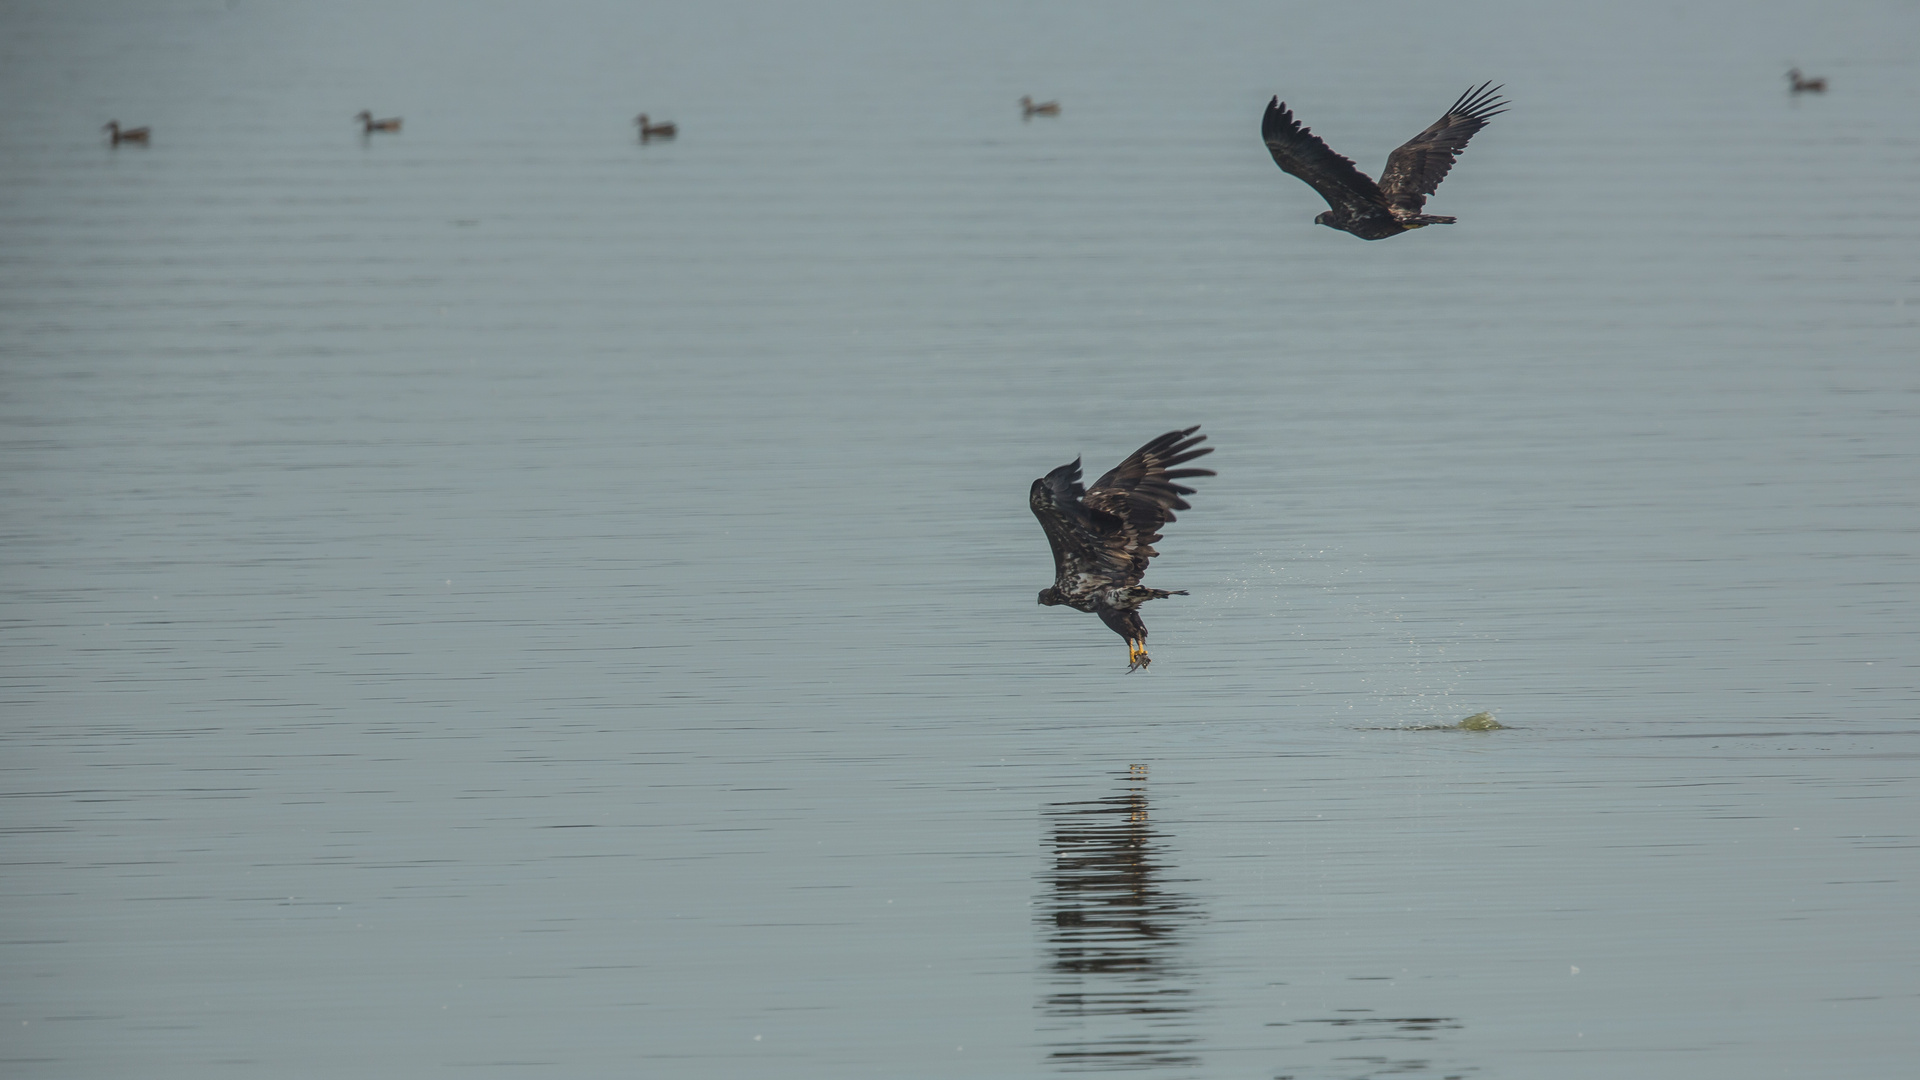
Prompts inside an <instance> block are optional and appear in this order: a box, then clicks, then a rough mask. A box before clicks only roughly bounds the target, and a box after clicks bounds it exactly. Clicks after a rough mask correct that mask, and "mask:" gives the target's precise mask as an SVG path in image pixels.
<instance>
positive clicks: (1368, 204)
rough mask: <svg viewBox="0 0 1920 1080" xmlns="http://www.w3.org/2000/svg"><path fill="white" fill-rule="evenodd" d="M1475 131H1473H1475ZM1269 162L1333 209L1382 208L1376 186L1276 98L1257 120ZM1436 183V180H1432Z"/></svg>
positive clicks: (1355, 211) (1384, 199)
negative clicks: (1299, 181) (1318, 195)
mask: <svg viewBox="0 0 1920 1080" xmlns="http://www.w3.org/2000/svg"><path fill="white" fill-rule="evenodd" d="M1476 130H1477V129H1476ZM1260 137H1261V138H1263V139H1265V140H1266V143H1267V151H1268V152H1269V153H1271V154H1272V155H1273V163H1274V164H1275V165H1278V166H1280V168H1282V169H1284V170H1285V171H1287V172H1289V173H1292V174H1293V175H1294V176H1297V177H1299V178H1300V179H1302V180H1305V181H1306V182H1307V184H1308V186H1310V187H1312V188H1313V190H1315V191H1317V192H1319V193H1320V197H1321V198H1323V199H1325V200H1327V205H1328V206H1331V207H1332V208H1334V209H1335V210H1345V211H1347V212H1348V213H1350V214H1369V213H1374V214H1377V213H1379V212H1380V211H1381V210H1383V209H1385V208H1386V205H1387V197H1386V195H1385V194H1383V193H1382V192H1381V190H1380V185H1378V184H1375V183H1374V182H1373V181H1372V180H1370V179H1368V178H1367V174H1366V173H1363V172H1361V171H1360V169H1359V167H1358V166H1356V165H1355V164H1354V163H1353V162H1352V161H1349V160H1348V159H1346V158H1343V157H1341V156H1340V155H1339V154H1336V153H1334V152H1333V148H1332V147H1330V146H1328V145H1327V144H1326V143H1324V142H1322V141H1320V136H1318V135H1315V134H1314V133H1313V132H1312V131H1311V130H1310V129H1308V128H1307V126H1306V125H1305V124H1302V123H1301V122H1300V121H1298V120H1295V119H1294V118H1293V114H1292V113H1291V112H1288V111H1287V107H1286V106H1285V105H1283V104H1281V102H1280V98H1279V97H1278V96H1277V95H1276V96H1275V97H1274V99H1273V100H1272V101H1270V102H1268V103H1267V115H1266V117H1265V118H1264V119H1262V120H1261V121H1260ZM1435 182H1436V183H1437V182H1438V181H1435Z"/></svg>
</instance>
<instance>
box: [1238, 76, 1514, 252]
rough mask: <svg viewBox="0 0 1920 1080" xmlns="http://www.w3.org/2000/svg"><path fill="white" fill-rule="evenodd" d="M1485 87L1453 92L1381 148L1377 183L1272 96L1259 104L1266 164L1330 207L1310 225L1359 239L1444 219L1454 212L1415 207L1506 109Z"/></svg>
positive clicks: (1448, 220) (1443, 222) (1444, 221)
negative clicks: (1414, 129) (1399, 141)
mask: <svg viewBox="0 0 1920 1080" xmlns="http://www.w3.org/2000/svg"><path fill="white" fill-rule="evenodd" d="M1489 85H1490V84H1489V83H1481V84H1480V85H1479V86H1477V87H1474V88H1473V89H1471V90H1468V91H1467V92H1466V93H1464V94H1461V95H1460V100H1458V101H1456V102H1454V103H1453V107H1452V108H1450V109H1448V110H1447V114H1446V115H1445V116H1442V117H1441V118H1440V119H1438V120H1435V121H1434V122H1433V126H1432V127H1429V128H1428V129H1427V130H1425V131H1423V132H1421V133H1420V134H1418V135H1415V136H1414V137H1413V138H1411V139H1408V140H1407V142H1406V143H1405V145H1403V146H1401V147H1400V149H1398V150H1395V151H1394V152H1393V153H1391V154H1388V155H1387V169H1386V171H1385V172H1383V173H1381V174H1380V182H1379V183H1377V184H1376V183H1374V182H1373V181H1372V180H1369V179H1368V178H1367V174H1366V173H1363V172H1361V171H1360V170H1359V169H1358V168H1355V167H1354V164H1353V162H1351V161H1349V160H1347V159H1346V158H1343V157H1341V156H1340V155H1339V154H1336V153H1334V152H1333V150H1332V149H1331V148H1330V147H1328V146H1327V144H1326V143H1324V142H1321V141H1320V137H1319V136H1318V135H1315V134H1314V133H1313V132H1312V131H1310V130H1308V128H1307V127H1306V125H1304V124H1302V123H1300V121H1298V120H1295V119H1294V118H1293V114H1292V113H1290V112H1288V111H1287V107H1286V106H1285V105H1283V104H1281V103H1280V99H1279V98H1278V97H1275V98H1274V99H1273V100H1272V101H1271V102H1269V103H1268V104H1267V115H1266V118H1265V119H1263V120H1262V121H1261V122H1260V137H1261V138H1263V139H1265V140H1266V141H1267V149H1268V150H1269V151H1271V152H1272V154H1273V161H1274V164H1276V165H1278V166H1280V167H1281V168H1282V169H1285V170H1286V171H1287V172H1290V173H1292V174H1293V175H1295V176H1297V177H1299V178H1300V179H1302V180H1305V181H1306V182H1307V184H1308V186H1310V187H1312V188H1313V190H1315V191H1317V192H1319V193H1320V197H1321V198H1323V199H1325V200H1327V205H1328V206H1331V207H1333V209H1331V210H1328V211H1326V212H1325V213H1322V214H1321V215H1320V216H1319V217H1316V218H1314V219H1313V223H1314V224H1316V225H1325V226H1326V227H1327V228H1329V229H1340V230H1343V231H1345V232H1350V233H1352V234H1353V235H1355V236H1357V237H1359V238H1360V239H1362V240H1381V239H1385V238H1386V237H1389V236H1396V235H1398V234H1400V233H1403V232H1406V231H1407V230H1409V229H1419V228H1424V227H1425V226H1428V225H1451V224H1453V223H1454V220H1455V219H1454V218H1450V217H1435V216H1433V215H1431V214H1423V213H1421V212H1420V210H1421V208H1422V207H1424V206H1426V204H1427V196H1429V195H1431V194H1433V193H1434V191H1435V190H1436V189H1437V188H1439V186H1440V181H1442V180H1445V179H1446V178H1447V170H1448V169H1451V168H1453V161H1454V158H1456V157H1458V156H1459V154H1460V152H1461V151H1462V150H1465V149H1466V148H1467V140H1468V139H1471V138H1473V136H1474V133H1475V132H1478V131H1479V130H1480V129H1481V128H1483V127H1486V126H1487V121H1488V120H1491V119H1493V118H1494V117H1496V116H1498V115H1500V114H1501V113H1503V112H1506V111H1507V110H1506V104H1507V103H1506V102H1505V101H1503V100H1501V99H1500V98H1499V97H1498V96H1497V95H1498V94H1499V93H1500V88H1499V87H1497V86H1495V87H1493V88H1492V89H1491V90H1489V89H1488V86H1489Z"/></svg>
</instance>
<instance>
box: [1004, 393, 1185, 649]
mask: <svg viewBox="0 0 1920 1080" xmlns="http://www.w3.org/2000/svg"><path fill="white" fill-rule="evenodd" d="M1198 430H1200V428H1199V425H1197V424H1196V425H1195V426H1193V427H1190V428H1187V429H1186V430H1185V431H1169V432H1167V433H1166V434H1165V435H1162V436H1160V437H1159V438H1157V439H1154V440H1153V441H1151V442H1149V443H1147V444H1146V445H1145V446H1142V447H1141V448H1140V449H1138V450H1135V451H1134V452H1133V453H1132V454H1130V455H1128V456H1127V459H1126V460H1125V461H1122V462H1121V463H1120V464H1118V465H1116V466H1114V468H1113V470H1112V471H1111V472H1109V473H1107V474H1106V475H1105V476H1102V477H1101V478H1100V479H1098V480H1096V481H1094V483H1093V489H1092V490H1091V491H1088V490H1085V489H1083V488H1082V487H1081V486H1080V461H1079V459H1077V458H1076V459H1075V460H1074V461H1073V463H1072V464H1069V465H1062V466H1060V467H1059V468H1057V469H1055V470H1053V471H1052V472H1050V473H1048V474H1047V475H1046V476H1044V477H1042V478H1040V479H1038V480H1035V481H1034V482H1033V488H1032V491H1031V492H1030V493H1029V495H1028V497H1027V502H1028V505H1029V506H1031V507H1032V508H1033V516H1034V517H1036V518H1039V519H1040V527H1041V528H1042V529H1044V530H1045V531H1046V534H1047V543H1049V544H1051V545H1052V547H1053V574H1054V582H1053V586H1052V587H1051V588H1047V589H1042V590H1041V591H1040V603H1042V604H1044V605H1046V606H1048V607H1054V606H1058V605H1062V604H1064V605H1066V606H1067V607H1070V608H1073V609H1074V610H1076V611H1085V612H1090V613H1092V614H1094V615H1098V616H1100V621H1101V622H1104V623H1106V624H1107V626H1108V627H1109V628H1111V629H1112V630H1113V632H1114V633H1116V634H1119V635H1120V636H1121V637H1123V638H1125V639H1127V660H1128V662H1129V665H1128V667H1127V670H1128V671H1135V670H1138V669H1140V668H1143V667H1146V666H1147V664H1148V663H1150V662H1151V661H1149V660H1148V658H1147V627H1146V624H1145V623H1143V622H1141V621H1140V614H1139V608H1140V605H1141V604H1144V603H1146V602H1147V601H1149V600H1158V599H1161V598H1162V597H1167V596H1184V595H1186V593H1185V592H1184V591H1178V592H1168V591H1166V590H1164V589H1149V588H1145V587H1144V586H1142V585H1141V584H1140V579H1141V577H1143V576H1144V575H1145V574H1146V572H1147V562H1148V560H1150V559H1152V558H1153V557H1154V556H1155V555H1157V554H1159V553H1158V552H1156V551H1154V550H1153V544H1154V542H1155V541H1157V540H1159V539H1160V529H1161V527H1162V526H1164V525H1166V524H1167V523H1168V522H1170V521H1172V520H1174V516H1173V512H1174V511H1175V510H1185V509H1187V508H1188V504H1187V501H1186V500H1185V499H1184V498H1182V496H1185V495H1191V494H1193V489H1192V488H1190V487H1185V486H1183V485H1180V484H1176V483H1174V481H1176V480H1184V479H1187V478H1188V477H1194V476H1212V475H1213V470H1212V469H1175V468H1173V466H1175V465H1180V464H1183V463H1185V462H1188V461H1192V460H1193V459H1194V458H1197V457H1200V456H1201V455H1203V454H1211V453H1213V447H1211V446H1198V444H1199V443H1200V442H1202V441H1203V440H1205V439H1206V436H1205V435H1195V434H1194V432H1196V431H1198ZM1197 446H1198V449H1195V447H1197Z"/></svg>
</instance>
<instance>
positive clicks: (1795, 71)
mask: <svg viewBox="0 0 1920 1080" xmlns="http://www.w3.org/2000/svg"><path fill="white" fill-rule="evenodd" d="M1787 84H1788V85H1789V86H1791V87H1792V88H1793V92H1794V93H1796V94H1824V93H1826V92H1827V77H1826V76H1825V75H1815V76H1814V77H1813V78H1808V77H1807V76H1805V75H1802V74H1801V73H1800V69H1799V68H1792V69H1789V70H1788V72H1787Z"/></svg>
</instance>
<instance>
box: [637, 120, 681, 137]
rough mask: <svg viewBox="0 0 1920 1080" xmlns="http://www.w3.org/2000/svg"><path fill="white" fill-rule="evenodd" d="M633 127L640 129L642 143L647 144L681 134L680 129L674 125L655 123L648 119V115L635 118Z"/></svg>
mask: <svg viewBox="0 0 1920 1080" xmlns="http://www.w3.org/2000/svg"><path fill="white" fill-rule="evenodd" d="M633 125H634V126H635V127H637V128H639V129H640V141H641V142H646V141H647V140H648V139H671V138H673V137H674V136H675V135H678V134H679V133H680V129H679V128H678V127H677V126H675V125H673V124H670V123H669V124H656V123H653V122H652V121H650V120H648V119H647V114H646V113H641V114H640V115H639V116H636V117H634V118H633Z"/></svg>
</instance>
